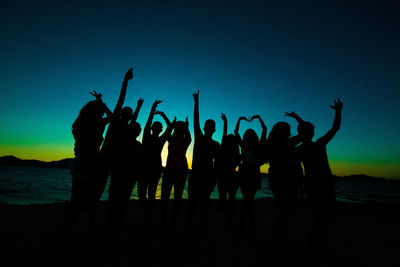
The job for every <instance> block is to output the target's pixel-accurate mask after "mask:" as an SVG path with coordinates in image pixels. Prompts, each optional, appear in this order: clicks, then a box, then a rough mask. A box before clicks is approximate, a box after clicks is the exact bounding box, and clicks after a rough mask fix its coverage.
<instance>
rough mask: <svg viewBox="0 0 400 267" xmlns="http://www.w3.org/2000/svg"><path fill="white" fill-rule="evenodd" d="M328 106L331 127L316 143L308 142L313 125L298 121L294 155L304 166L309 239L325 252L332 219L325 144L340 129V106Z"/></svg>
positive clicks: (333, 197) (332, 197)
mask: <svg viewBox="0 0 400 267" xmlns="http://www.w3.org/2000/svg"><path fill="white" fill-rule="evenodd" d="M330 107H331V108H333V109H334V110H335V112H336V113H335V119H334V121H333V126H332V128H331V129H330V130H329V131H328V132H327V133H326V134H325V135H324V136H322V137H320V138H319V139H318V140H317V141H315V142H313V141H312V139H313V137H314V125H313V124H311V123H310V122H301V123H300V124H299V127H298V132H299V135H300V137H301V140H302V144H301V145H300V146H299V147H298V148H297V153H298V156H299V158H300V159H301V162H302V163H303V166H304V172H305V177H304V189H305V193H306V195H307V200H308V202H309V205H310V207H311V210H312V213H313V215H314V222H315V233H313V235H314V236H313V237H317V236H319V237H320V238H321V242H322V248H323V249H327V227H328V225H329V224H330V223H331V222H332V221H333V219H334V218H335V205H336V194H335V181H334V177H333V176H332V172H331V169H330V167H329V162H328V156H327V153H326V145H327V144H328V143H329V141H331V140H332V138H333V137H334V136H335V134H336V133H337V131H338V130H339V128H340V124H341V118H342V108H343V103H342V102H341V101H340V99H338V100H337V101H336V100H335V101H334V105H333V106H330Z"/></svg>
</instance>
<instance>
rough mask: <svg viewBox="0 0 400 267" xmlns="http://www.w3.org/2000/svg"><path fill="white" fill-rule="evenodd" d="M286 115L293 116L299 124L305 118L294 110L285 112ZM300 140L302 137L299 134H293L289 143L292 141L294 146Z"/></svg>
mask: <svg viewBox="0 0 400 267" xmlns="http://www.w3.org/2000/svg"><path fill="white" fill-rule="evenodd" d="M284 116H286V117H291V118H293V119H295V120H296V121H297V123H298V124H300V123H303V122H304V120H303V119H302V118H301V117H300V116H299V115H297V114H296V113H295V112H294V111H292V112H290V113H289V112H285V115H284ZM300 142H301V138H300V136H299V135H295V136H292V137H290V138H289V143H290V144H291V145H292V146H296V145H298V144H299V143H300Z"/></svg>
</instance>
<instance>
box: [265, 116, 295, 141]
mask: <svg viewBox="0 0 400 267" xmlns="http://www.w3.org/2000/svg"><path fill="white" fill-rule="evenodd" d="M289 137H290V125H289V123H287V122H284V121H280V122H277V123H276V124H275V125H274V126H273V127H272V130H271V132H270V133H269V136H268V140H269V141H271V142H279V141H285V140H287V139H288V138H289Z"/></svg>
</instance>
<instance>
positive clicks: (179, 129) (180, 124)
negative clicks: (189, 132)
mask: <svg viewBox="0 0 400 267" xmlns="http://www.w3.org/2000/svg"><path fill="white" fill-rule="evenodd" d="M185 133H186V123H185V122H184V121H177V122H176V123H175V127H174V133H173V136H175V137H178V138H181V137H183V136H184V135H185Z"/></svg>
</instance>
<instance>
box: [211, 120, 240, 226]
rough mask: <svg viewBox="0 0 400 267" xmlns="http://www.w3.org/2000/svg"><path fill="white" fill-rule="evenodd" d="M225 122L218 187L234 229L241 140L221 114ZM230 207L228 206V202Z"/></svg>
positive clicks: (218, 163)
mask: <svg viewBox="0 0 400 267" xmlns="http://www.w3.org/2000/svg"><path fill="white" fill-rule="evenodd" d="M221 118H222V120H223V121H224V130H223V135H222V142H221V148H220V150H219V152H218V155H217V160H216V166H217V173H218V176H217V185H218V193H219V200H220V208H221V210H222V212H224V213H225V214H226V216H227V218H228V221H229V226H230V228H231V230H232V227H233V213H234V208H235V207H234V206H235V199H236V192H237V190H238V188H239V177H238V173H237V172H236V168H237V167H238V166H239V163H240V151H239V140H238V138H237V137H236V136H235V135H233V134H229V135H228V134H227V132H228V120H227V118H226V116H225V114H221ZM228 197H229V201H228V206H227V200H228Z"/></svg>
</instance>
